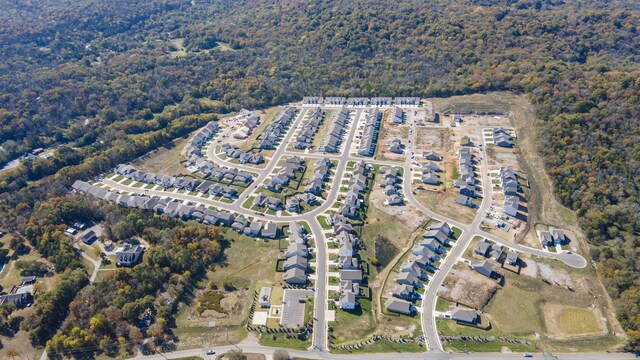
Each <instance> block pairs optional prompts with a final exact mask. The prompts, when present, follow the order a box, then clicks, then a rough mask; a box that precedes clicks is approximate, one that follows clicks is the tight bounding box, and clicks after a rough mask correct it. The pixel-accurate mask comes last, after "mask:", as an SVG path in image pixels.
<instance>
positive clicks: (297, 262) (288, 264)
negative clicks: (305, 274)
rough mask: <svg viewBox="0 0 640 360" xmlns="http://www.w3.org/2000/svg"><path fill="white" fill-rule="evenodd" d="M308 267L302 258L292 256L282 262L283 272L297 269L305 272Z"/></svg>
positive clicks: (307, 261) (306, 261)
mask: <svg viewBox="0 0 640 360" xmlns="http://www.w3.org/2000/svg"><path fill="white" fill-rule="evenodd" d="M308 267H309V260H307V259H306V258H304V257H302V256H298V255H294V256H291V257H289V258H287V260H285V262H284V270H285V271H287V270H289V269H293V268H298V269H302V270H306V269H307V268H308Z"/></svg>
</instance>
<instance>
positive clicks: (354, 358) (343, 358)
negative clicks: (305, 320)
mask: <svg viewBox="0 0 640 360" xmlns="http://www.w3.org/2000/svg"><path fill="white" fill-rule="evenodd" d="M236 348H239V349H241V350H242V351H243V352H244V353H254V354H264V355H266V356H271V355H273V352H274V351H275V350H276V349H275V348H268V347H264V346H260V345H255V344H238V345H237V346H220V347H214V348H212V349H214V350H215V351H216V355H218V354H223V353H225V352H227V351H230V350H234V349H236ZM208 349H209V348H202V349H193V350H183V351H176V352H172V353H163V354H156V355H151V356H137V357H135V358H134V359H138V360H164V359H176V358H183V357H189V356H201V357H203V358H204V359H206V360H213V359H214V358H215V356H216V355H206V351H207V350H208ZM287 351H288V352H289V355H290V356H292V357H295V358H304V359H335V360H398V359H402V360H425V359H426V360H456V359H461V360H463V359H465V360H487V359H501V360H512V359H513V360H515V359H523V355H522V353H514V354H502V353H482V354H447V353H440V354H428V355H425V354H424V353H422V354H420V353H418V354H407V353H403V354H394V353H380V354H352V355H338V354H331V353H326V352H320V351H318V350H313V351H299V350H287ZM532 359H534V360H535V359H546V360H551V359H558V360H602V359H606V360H631V359H637V358H636V357H635V356H633V355H631V354H625V353H606V354H603V353H595V354H587V353H580V354H553V355H544V354H533V358H532Z"/></svg>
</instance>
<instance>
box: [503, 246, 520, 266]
mask: <svg viewBox="0 0 640 360" xmlns="http://www.w3.org/2000/svg"><path fill="white" fill-rule="evenodd" d="M505 262H506V263H507V264H509V265H513V266H516V265H518V253H517V252H516V251H515V250H513V249H510V250H509V251H508V252H507V258H506V260H505Z"/></svg>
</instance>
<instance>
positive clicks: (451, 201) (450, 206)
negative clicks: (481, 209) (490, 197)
mask: <svg viewBox="0 0 640 360" xmlns="http://www.w3.org/2000/svg"><path fill="white" fill-rule="evenodd" d="M457 190H458V189H456V188H452V189H447V190H446V191H428V190H421V191H419V192H418V193H417V195H416V199H417V200H418V201H419V202H420V203H421V204H422V205H424V206H425V207H426V208H428V209H430V210H431V211H433V212H435V213H438V214H440V215H442V216H446V217H449V218H452V219H455V220H457V221H459V222H461V223H465V224H468V223H471V222H472V221H473V218H474V217H475V216H476V211H475V210H474V209H472V208H470V207H468V206H463V205H459V204H456V196H457V195H458V191H457Z"/></svg>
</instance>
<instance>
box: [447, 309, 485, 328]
mask: <svg viewBox="0 0 640 360" xmlns="http://www.w3.org/2000/svg"><path fill="white" fill-rule="evenodd" d="M451 319H453V320H455V321H458V322H462V323H466V324H476V323H477V322H478V320H479V316H478V313H477V312H476V311H475V310H473V309H466V308H461V307H457V306H456V307H454V308H453V309H452V310H451Z"/></svg>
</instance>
